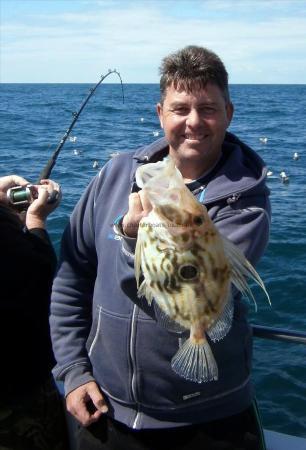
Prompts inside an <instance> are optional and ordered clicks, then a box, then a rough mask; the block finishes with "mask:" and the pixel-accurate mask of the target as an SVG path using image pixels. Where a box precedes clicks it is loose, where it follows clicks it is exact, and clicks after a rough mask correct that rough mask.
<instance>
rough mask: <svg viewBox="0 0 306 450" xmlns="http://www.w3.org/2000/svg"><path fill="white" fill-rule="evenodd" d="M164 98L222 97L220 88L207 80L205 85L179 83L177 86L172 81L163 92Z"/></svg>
mask: <svg viewBox="0 0 306 450" xmlns="http://www.w3.org/2000/svg"><path fill="white" fill-rule="evenodd" d="M165 94H166V95H165V99H170V98H171V99H173V100H174V98H180V99H183V98H184V97H185V98H188V97H203V98H207V99H209V98H211V97H213V98H216V96H217V97H220V96H221V97H223V96H222V92H221V89H220V88H219V86H218V85H216V84H214V83H211V82H208V83H206V84H205V85H203V86H201V85H195V86H192V87H188V86H184V85H183V84H180V85H179V86H175V84H174V83H172V84H171V85H170V86H168V87H167V89H166V92H165Z"/></svg>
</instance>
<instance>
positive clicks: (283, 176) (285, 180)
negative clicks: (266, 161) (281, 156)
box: [279, 170, 289, 183]
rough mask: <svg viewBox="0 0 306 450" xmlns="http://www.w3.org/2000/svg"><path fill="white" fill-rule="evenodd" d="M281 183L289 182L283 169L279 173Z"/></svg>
mask: <svg viewBox="0 0 306 450" xmlns="http://www.w3.org/2000/svg"><path fill="white" fill-rule="evenodd" d="M279 176H280V179H281V182H282V183H289V177H288V175H287V174H286V172H285V171H284V170H282V171H281V173H280V174H279Z"/></svg>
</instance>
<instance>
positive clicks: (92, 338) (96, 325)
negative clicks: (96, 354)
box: [87, 306, 102, 356]
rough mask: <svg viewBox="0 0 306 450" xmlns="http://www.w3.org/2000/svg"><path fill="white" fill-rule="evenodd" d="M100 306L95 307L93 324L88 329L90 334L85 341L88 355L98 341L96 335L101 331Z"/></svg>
mask: <svg viewBox="0 0 306 450" xmlns="http://www.w3.org/2000/svg"><path fill="white" fill-rule="evenodd" d="M101 314H102V308H101V306H98V307H97V313H96V314H94V319H93V324H92V327H91V330H90V334H89V337H88V341H87V351H88V356H91V354H92V352H93V349H94V347H95V345H96V343H97V341H98V337H99V334H100V331H101Z"/></svg>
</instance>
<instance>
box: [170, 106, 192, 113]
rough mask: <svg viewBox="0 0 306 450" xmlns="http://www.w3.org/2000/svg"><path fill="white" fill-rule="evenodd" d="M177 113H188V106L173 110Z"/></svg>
mask: <svg viewBox="0 0 306 450" xmlns="http://www.w3.org/2000/svg"><path fill="white" fill-rule="evenodd" d="M172 111H173V112H174V113H175V114H180V115H185V114H188V108H184V107H180V108H175V109H173V110H172Z"/></svg>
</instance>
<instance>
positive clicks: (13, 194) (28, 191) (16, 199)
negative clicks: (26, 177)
mask: <svg viewBox="0 0 306 450" xmlns="http://www.w3.org/2000/svg"><path fill="white" fill-rule="evenodd" d="M58 196H59V192H58V191H56V190H54V191H53V192H52V193H51V194H50V195H49V198H48V201H47V203H55V202H56V201H57V199H58ZM37 197H38V191H37V188H36V186H34V185H33V184H28V185H27V186H14V187H12V188H10V189H8V191H7V198H8V201H9V203H10V204H11V206H13V207H15V208H16V209H18V210H19V211H24V210H26V209H28V207H29V206H30V204H31V203H32V202H33V201H34V200H36V199H37Z"/></svg>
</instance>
